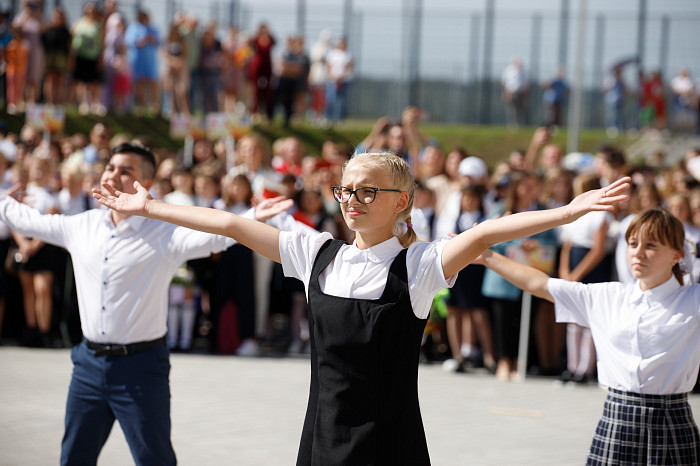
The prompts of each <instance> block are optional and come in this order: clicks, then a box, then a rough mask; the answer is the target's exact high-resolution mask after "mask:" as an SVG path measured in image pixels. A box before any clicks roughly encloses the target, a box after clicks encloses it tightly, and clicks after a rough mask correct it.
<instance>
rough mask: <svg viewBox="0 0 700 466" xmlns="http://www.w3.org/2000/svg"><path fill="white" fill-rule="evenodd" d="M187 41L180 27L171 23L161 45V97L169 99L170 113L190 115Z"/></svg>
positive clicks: (166, 106)
mask: <svg viewBox="0 0 700 466" xmlns="http://www.w3.org/2000/svg"><path fill="white" fill-rule="evenodd" d="M187 53H188V50H187V41H185V38H184V37H182V35H181V34H180V25H179V24H177V23H175V22H173V24H172V26H170V31H169V32H168V37H167V38H166V39H165V44H163V61H164V65H165V66H164V67H163V74H164V75H163V80H162V81H163V96H164V98H166V99H169V105H165V103H164V105H163V108H164V109H165V108H168V111H169V112H170V113H176V114H177V113H184V114H189V113H190V107H189V105H188V103H187V89H188V88H189V83H190V72H189V70H188V69H187Z"/></svg>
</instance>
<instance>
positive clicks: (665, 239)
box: [625, 207, 685, 285]
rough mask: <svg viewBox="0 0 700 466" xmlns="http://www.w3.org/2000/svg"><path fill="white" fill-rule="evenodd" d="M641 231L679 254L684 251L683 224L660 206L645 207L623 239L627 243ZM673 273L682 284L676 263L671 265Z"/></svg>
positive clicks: (634, 219) (680, 272)
mask: <svg viewBox="0 0 700 466" xmlns="http://www.w3.org/2000/svg"><path fill="white" fill-rule="evenodd" d="M637 233H643V234H644V235H646V236H647V237H649V238H651V239H654V240H656V241H658V242H660V243H662V244H665V245H667V246H669V247H671V248H673V249H675V250H676V251H679V252H680V253H681V254H683V253H684V249H683V245H684V243H685V229H684V228H683V224H682V223H681V221H680V220H678V219H677V218H676V217H674V216H673V215H671V213H670V212H669V211H668V210H666V209H662V208H660V207H656V208H653V209H647V210H644V211H642V212H640V213H639V214H637V216H635V217H634V218H633V219H632V222H631V223H630V226H629V227H628V228H627V232H626V233H625V241H626V242H627V243H629V239H630V236H634V235H636V234H637ZM672 272H673V275H674V276H675V277H676V280H678V283H680V284H681V285H682V284H683V274H684V272H683V271H682V270H681V267H680V265H679V264H678V263H676V264H675V265H674V266H673V269H672Z"/></svg>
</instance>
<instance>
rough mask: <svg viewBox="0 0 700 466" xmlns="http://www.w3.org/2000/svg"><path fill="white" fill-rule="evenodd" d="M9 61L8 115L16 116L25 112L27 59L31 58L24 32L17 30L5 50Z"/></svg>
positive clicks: (7, 86)
mask: <svg viewBox="0 0 700 466" xmlns="http://www.w3.org/2000/svg"><path fill="white" fill-rule="evenodd" d="M5 57H6V59H7V68H6V70H5V77H6V93H7V97H6V99H7V113H9V114H10V115H14V114H15V113H17V112H20V111H24V109H25V100H24V85H25V83H26V78H27V59H28V57H29V46H28V45H27V43H26V42H25V41H24V40H23V39H22V31H21V30H20V29H15V30H14V32H13V34H12V39H11V40H10V42H9V43H8V44H7V47H6V48H5Z"/></svg>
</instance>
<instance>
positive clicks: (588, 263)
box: [568, 222, 608, 281]
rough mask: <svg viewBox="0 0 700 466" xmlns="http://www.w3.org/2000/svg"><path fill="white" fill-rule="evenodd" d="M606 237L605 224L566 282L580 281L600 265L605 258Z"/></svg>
mask: <svg viewBox="0 0 700 466" xmlns="http://www.w3.org/2000/svg"><path fill="white" fill-rule="evenodd" d="M607 236H608V223H607V222H605V223H603V225H602V226H601V227H600V228H599V229H598V231H596V233H595V237H594V242H593V247H592V248H591V249H590V251H588V253H587V254H586V255H585V256H583V259H581V262H579V263H578V265H577V266H576V267H574V270H572V271H571V273H570V274H569V278H568V280H571V281H581V279H582V278H583V277H585V276H586V275H588V274H589V273H590V272H591V270H593V269H594V268H595V267H596V266H597V265H598V264H600V261H602V260H603V259H604V258H605V240H606V238H607Z"/></svg>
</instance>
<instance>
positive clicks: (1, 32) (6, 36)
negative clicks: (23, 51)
mask: <svg viewBox="0 0 700 466" xmlns="http://www.w3.org/2000/svg"><path fill="white" fill-rule="evenodd" d="M11 40H12V28H11V25H10V18H9V13H7V12H5V11H2V12H0V99H2V104H3V106H4V107H5V108H7V97H6V95H7V81H6V79H7V74H6V73H7V71H6V70H7V44H9V43H10V41H11Z"/></svg>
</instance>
